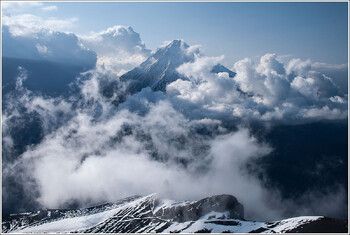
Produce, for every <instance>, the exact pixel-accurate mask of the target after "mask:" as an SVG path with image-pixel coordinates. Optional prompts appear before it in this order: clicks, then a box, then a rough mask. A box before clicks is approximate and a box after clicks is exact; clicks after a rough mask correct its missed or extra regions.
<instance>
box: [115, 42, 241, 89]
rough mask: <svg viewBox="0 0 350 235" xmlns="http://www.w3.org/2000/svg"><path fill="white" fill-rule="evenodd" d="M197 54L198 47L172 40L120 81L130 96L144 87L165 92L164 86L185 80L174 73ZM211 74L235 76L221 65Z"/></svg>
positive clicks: (214, 68) (191, 60)
mask: <svg viewBox="0 0 350 235" xmlns="http://www.w3.org/2000/svg"><path fill="white" fill-rule="evenodd" d="M199 54H200V53H199V49H198V47H196V46H189V45H188V44H186V43H185V42H184V41H183V40H173V41H171V42H170V43H169V44H167V45H165V46H162V47H160V48H158V50H157V51H156V52H155V53H154V54H153V55H152V56H150V57H149V58H148V59H147V60H146V61H145V62H143V63H142V64H141V65H140V66H138V67H136V68H134V69H133V70H131V71H129V72H127V73H126V74H124V75H123V76H121V80H122V81H125V82H128V88H127V90H128V92H129V93H131V94H133V93H135V92H138V91H140V90H141V89H142V88H145V87H150V88H151V89H152V90H154V91H163V92H165V89H166V86H167V85H168V84H170V83H172V82H174V81H176V80H177V79H183V80H187V78H185V77H184V76H183V75H181V74H179V73H178V72H177V71H176V68H177V67H179V66H180V65H182V64H184V63H188V62H193V61H194V59H195V55H199ZM212 72H213V73H218V72H228V73H229V75H230V76H232V77H233V76H234V75H235V73H234V72H232V71H230V70H229V69H227V68H225V67H224V66H223V65H216V66H215V67H213V69H212Z"/></svg>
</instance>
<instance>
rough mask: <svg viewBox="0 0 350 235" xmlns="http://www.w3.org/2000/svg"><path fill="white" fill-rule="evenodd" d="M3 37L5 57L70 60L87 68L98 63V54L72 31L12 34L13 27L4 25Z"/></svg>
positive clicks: (56, 60) (41, 30)
mask: <svg viewBox="0 0 350 235" xmlns="http://www.w3.org/2000/svg"><path fill="white" fill-rule="evenodd" d="M12 29H13V28H12ZM38 30H39V28H38ZM31 32H32V31H31ZM2 39H3V43H4V44H5V45H6V46H5V47H4V48H3V50H2V55H3V56H4V57H12V58H22V59H34V60H48V61H55V62H64V63H67V62H68V61H69V63H71V64H75V65H79V66H85V67H87V68H92V67H94V66H95V63H96V54H95V53H94V52H93V51H91V50H88V49H85V48H83V47H82V46H81V45H80V43H79V41H78V38H77V36H75V35H74V34H72V33H70V34H68V33H63V32H58V31H47V30H44V29H40V30H39V31H38V32H36V33H35V34H33V35H31V36H27V35H26V34H24V35H22V34H21V35H16V36H15V35H13V34H11V27H8V26H7V25H3V27H2Z"/></svg>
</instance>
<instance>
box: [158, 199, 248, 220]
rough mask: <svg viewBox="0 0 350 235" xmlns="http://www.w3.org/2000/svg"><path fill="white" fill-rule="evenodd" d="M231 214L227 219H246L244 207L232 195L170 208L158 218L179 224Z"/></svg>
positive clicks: (163, 211) (160, 212) (159, 214)
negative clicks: (208, 215)
mask: <svg viewBox="0 0 350 235" xmlns="http://www.w3.org/2000/svg"><path fill="white" fill-rule="evenodd" d="M212 211H216V212H229V216H228V218H227V219H240V220H243V219H244V209H243V205H242V204H240V203H239V202H238V200H237V199H236V198H235V197H234V196H232V195H218V196H212V197H207V198H204V199H201V200H199V201H196V202H194V203H190V204H186V205H183V206H177V207H170V208H166V209H163V210H159V211H157V213H156V214H155V215H156V216H161V217H162V218H163V219H172V220H173V221H177V222H185V221H191V220H198V219H199V218H201V217H203V216H204V215H206V214H208V213H210V212H212Z"/></svg>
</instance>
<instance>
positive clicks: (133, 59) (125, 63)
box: [80, 25, 150, 75]
mask: <svg viewBox="0 0 350 235" xmlns="http://www.w3.org/2000/svg"><path fill="white" fill-rule="evenodd" d="M80 40H81V41H82V43H83V44H84V45H85V46H86V47H88V48H90V49H92V50H93V51H95V52H96V53H97V56H98V61H97V62H98V64H100V65H104V66H105V67H106V68H109V69H112V70H114V71H116V72H117V74H118V75H122V74H123V73H125V72H127V71H128V70H130V69H132V68H134V67H136V66H137V65H139V64H141V63H142V62H143V61H144V60H146V59H147V58H148V57H149V55H150V50H148V49H146V46H145V44H144V42H142V41H141V38H140V35H139V34H138V33H136V32H135V31H134V30H133V28H132V27H130V26H127V27H125V26H120V25H118V26H113V27H110V28H108V29H107V30H105V31H102V32H99V33H92V34H91V35H88V36H80Z"/></svg>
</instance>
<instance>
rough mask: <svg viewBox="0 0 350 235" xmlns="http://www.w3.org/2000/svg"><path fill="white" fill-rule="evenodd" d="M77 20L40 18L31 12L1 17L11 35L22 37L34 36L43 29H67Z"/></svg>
mask: <svg viewBox="0 0 350 235" xmlns="http://www.w3.org/2000/svg"><path fill="white" fill-rule="evenodd" d="M77 21H78V19H77V18H69V19H58V18H54V17H49V18H42V17H40V16H36V15H32V14H21V15H14V16H8V15H3V17H2V23H3V25H6V26H8V27H9V31H10V33H11V34H12V35H13V36H23V37H36V34H37V33H39V32H41V31H43V30H48V31H64V32H65V31H69V30H70V29H72V28H73V26H74V24H75V23H76V22H77Z"/></svg>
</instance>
